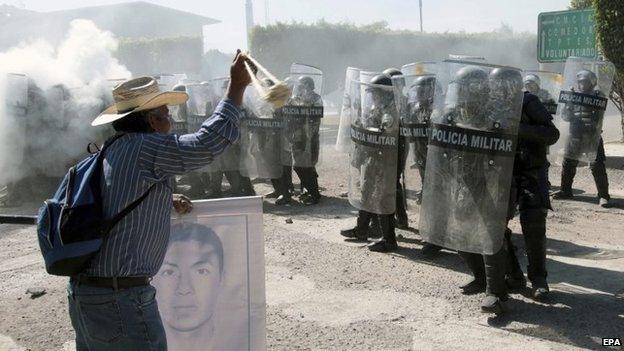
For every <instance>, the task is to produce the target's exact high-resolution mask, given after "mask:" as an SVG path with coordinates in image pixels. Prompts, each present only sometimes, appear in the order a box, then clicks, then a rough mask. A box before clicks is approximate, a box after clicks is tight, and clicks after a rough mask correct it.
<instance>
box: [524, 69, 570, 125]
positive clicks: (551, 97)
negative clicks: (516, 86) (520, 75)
mask: <svg viewBox="0 0 624 351" xmlns="http://www.w3.org/2000/svg"><path fill="white" fill-rule="evenodd" d="M561 83H563V76H562V75H561V74H560V73H557V72H548V71H531V70H527V71H524V90H525V91H528V92H529V93H531V94H533V95H535V96H537V97H538V98H539V99H540V101H541V102H542V104H544V107H546V109H547V110H548V112H550V114H551V115H553V116H554V115H556V114H557V106H558V105H557V100H556V99H557V98H558V97H559V93H560V92H561Z"/></svg>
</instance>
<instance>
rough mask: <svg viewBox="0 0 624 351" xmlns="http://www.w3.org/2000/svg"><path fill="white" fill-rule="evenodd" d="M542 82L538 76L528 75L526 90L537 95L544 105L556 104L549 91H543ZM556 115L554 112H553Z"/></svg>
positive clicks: (525, 81)
mask: <svg viewBox="0 0 624 351" xmlns="http://www.w3.org/2000/svg"><path fill="white" fill-rule="evenodd" d="M541 85H542V80H541V79H540V77H538V76H537V75H536V74H527V75H526V76H525V77H524V89H525V90H526V91H528V92H529V93H531V94H533V95H535V96H536V97H537V98H538V99H539V101H540V102H541V103H542V104H556V102H555V99H554V98H553V97H552V95H550V93H549V92H548V90H546V89H542V86H541ZM553 113H554V112H553Z"/></svg>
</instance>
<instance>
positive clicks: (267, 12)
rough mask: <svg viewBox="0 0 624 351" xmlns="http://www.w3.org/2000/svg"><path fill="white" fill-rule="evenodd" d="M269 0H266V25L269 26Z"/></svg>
mask: <svg viewBox="0 0 624 351" xmlns="http://www.w3.org/2000/svg"><path fill="white" fill-rule="evenodd" d="M269 21H270V19H269V0H264V25H265V26H268V25H269Z"/></svg>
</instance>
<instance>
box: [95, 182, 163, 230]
mask: <svg viewBox="0 0 624 351" xmlns="http://www.w3.org/2000/svg"><path fill="white" fill-rule="evenodd" d="M156 184H158V183H154V184H152V186H150V187H149V189H147V191H146V192H145V193H144V194H143V195H141V197H139V198H138V199H136V200H134V201H132V203H131V204H130V205H128V206H126V208H124V209H123V210H121V212H119V213H118V214H117V215H116V216H114V217H113V218H110V219H109V220H108V221H107V222H108V223H107V225H108V227H107V229H108V230H107V233H108V232H109V231H110V230H111V229H113V227H114V226H115V225H116V224H117V223H119V221H121V220H122V219H123V218H124V217H125V216H127V215H128V214H129V213H130V212H132V210H134V209H135V208H137V207H138V206H139V205H140V204H141V203H142V202H143V201H144V200H145V199H146V198H147V196H148V195H149V194H150V193H151V192H152V190H153V189H154V187H155V186H156Z"/></svg>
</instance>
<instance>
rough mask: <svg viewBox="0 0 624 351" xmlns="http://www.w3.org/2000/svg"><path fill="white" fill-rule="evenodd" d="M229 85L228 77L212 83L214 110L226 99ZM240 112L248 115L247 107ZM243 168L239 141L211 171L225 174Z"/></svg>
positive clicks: (220, 158) (221, 156)
mask: <svg viewBox="0 0 624 351" xmlns="http://www.w3.org/2000/svg"><path fill="white" fill-rule="evenodd" d="M229 84H230V78H227V77H224V78H216V79H213V80H211V81H210V85H211V87H212V93H213V103H212V106H213V107H214V108H216V107H217V105H218V104H219V102H220V101H221V99H223V98H225V95H226V94H227V88H228V85H229ZM240 111H241V115H246V114H247V107H246V106H245V105H243V106H241V108H240ZM211 113H212V111H211ZM202 122H203V121H202ZM241 166H242V163H241V148H240V140H239V141H237V142H236V143H234V144H232V145H230V147H228V148H227V149H226V150H225V151H224V152H223V153H222V154H221V155H219V157H217V158H216V159H215V160H214V162H213V164H212V165H211V169H213V170H219V171H224V172H228V171H240V170H241Z"/></svg>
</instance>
